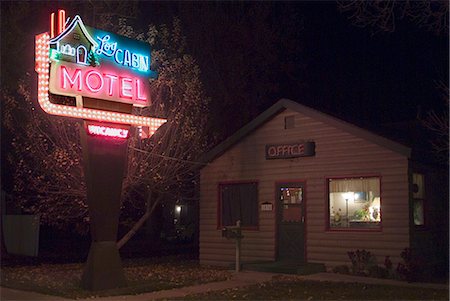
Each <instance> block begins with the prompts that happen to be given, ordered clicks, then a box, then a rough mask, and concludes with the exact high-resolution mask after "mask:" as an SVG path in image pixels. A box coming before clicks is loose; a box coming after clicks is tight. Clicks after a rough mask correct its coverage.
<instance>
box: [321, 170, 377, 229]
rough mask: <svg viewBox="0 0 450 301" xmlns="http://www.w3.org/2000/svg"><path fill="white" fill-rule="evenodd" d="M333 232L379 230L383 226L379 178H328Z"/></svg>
mask: <svg viewBox="0 0 450 301" xmlns="http://www.w3.org/2000/svg"><path fill="white" fill-rule="evenodd" d="M328 191H329V195H328V197H329V225H330V229H340V228H344V229H347V228H350V229H367V228H369V229H374V228H375V229H376V228H379V227H380V223H381V203H380V179H379V178H378V177H365V178H363V177H361V178H347V179H328Z"/></svg>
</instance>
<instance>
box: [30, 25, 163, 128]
mask: <svg viewBox="0 0 450 301" xmlns="http://www.w3.org/2000/svg"><path fill="white" fill-rule="evenodd" d="M49 43H50V36H49V34H48V33H43V34H40V35H37V36H36V49H35V52H36V56H35V59H36V66H35V70H36V72H37V73H38V103H39V105H40V106H41V108H42V109H43V110H44V111H45V112H46V113H48V114H51V115H58V116H66V117H73V118H82V119H89V120H96V121H104V122H111V123H119V124H130V125H134V126H143V127H148V128H149V134H150V136H151V135H153V134H154V133H155V132H156V130H157V129H158V128H159V127H160V126H161V125H163V124H164V123H165V122H167V119H162V118H154V117H145V116H136V115H131V114H124V113H116V112H108V111H103V110H95V109H89V108H82V107H72V106H65V105H59V104H54V103H51V102H50V96H49V79H50V71H49V69H50V58H49V51H50V46H49V45H50V44H49Z"/></svg>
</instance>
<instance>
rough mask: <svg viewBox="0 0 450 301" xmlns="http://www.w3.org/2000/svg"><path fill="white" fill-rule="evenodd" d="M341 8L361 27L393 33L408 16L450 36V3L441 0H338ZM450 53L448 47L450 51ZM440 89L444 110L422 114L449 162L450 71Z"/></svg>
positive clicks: (438, 150) (439, 153) (435, 145)
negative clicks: (400, 21) (449, 75)
mask: <svg viewBox="0 0 450 301" xmlns="http://www.w3.org/2000/svg"><path fill="white" fill-rule="evenodd" d="M338 8H339V9H340V11H342V12H344V13H349V14H350V16H349V17H348V18H349V19H350V20H351V21H352V22H353V24H355V25H356V26H360V27H366V26H368V27H371V28H372V29H373V30H375V31H382V32H393V31H395V29H396V23H398V22H399V20H402V19H407V20H409V21H411V22H413V23H414V24H416V25H417V26H418V27H420V28H424V29H426V30H427V31H430V32H432V33H434V34H435V35H442V36H445V37H447V39H448V32H449V31H448V29H449V23H448V22H449V20H448V18H449V2H448V1H443V0H438V1H429V0H415V1H412V0H405V1H360V0H353V1H338ZM447 52H448V50H447ZM437 82H438V84H437V90H438V91H440V93H441V95H442V96H443V97H442V98H443V102H442V103H443V109H442V110H439V111H438V112H437V111H436V110H430V111H429V112H428V113H427V115H426V117H425V118H422V117H421V116H420V117H419V121H420V123H421V124H422V126H423V127H425V128H426V129H428V130H430V131H431V133H432V134H434V135H435V136H433V137H432V138H431V139H430V142H431V145H432V147H433V150H434V155H435V157H436V159H437V160H438V161H440V162H444V163H446V164H448V152H449V139H448V138H449V119H448V118H449V116H448V110H449V87H448V70H447V72H446V79H445V81H443V80H437Z"/></svg>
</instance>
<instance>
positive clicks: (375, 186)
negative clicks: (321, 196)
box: [329, 178, 380, 196]
mask: <svg viewBox="0 0 450 301" xmlns="http://www.w3.org/2000/svg"><path fill="white" fill-rule="evenodd" d="M329 188H330V193H332V192H349V191H353V192H366V193H369V191H371V192H372V193H373V194H374V196H380V179H379V178H352V179H332V180H329Z"/></svg>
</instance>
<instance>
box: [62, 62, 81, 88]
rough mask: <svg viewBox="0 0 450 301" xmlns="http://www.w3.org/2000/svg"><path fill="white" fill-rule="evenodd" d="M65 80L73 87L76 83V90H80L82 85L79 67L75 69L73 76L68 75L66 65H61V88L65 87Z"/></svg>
mask: <svg viewBox="0 0 450 301" xmlns="http://www.w3.org/2000/svg"><path fill="white" fill-rule="evenodd" d="M67 81H68V82H69V84H70V87H71V88H73V86H74V85H75V83H76V84H77V86H76V87H77V88H76V89H77V90H78V91H81V89H82V88H83V85H82V83H81V69H75V72H74V73H73V76H72V77H70V75H69V70H67V68H66V66H61V82H62V88H63V89H67Z"/></svg>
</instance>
